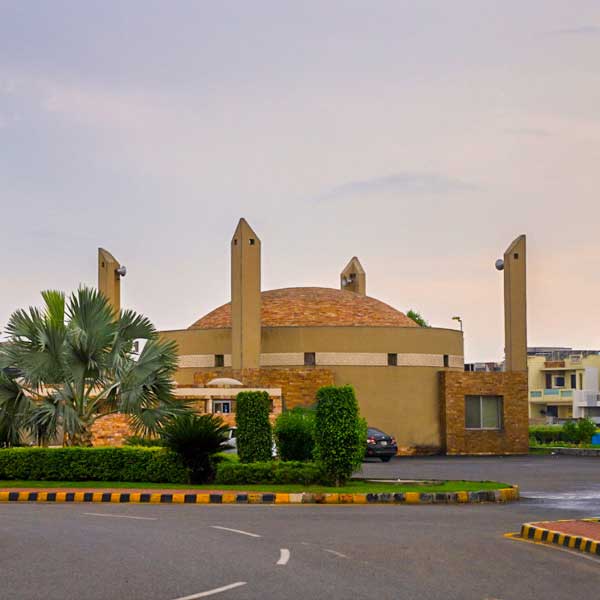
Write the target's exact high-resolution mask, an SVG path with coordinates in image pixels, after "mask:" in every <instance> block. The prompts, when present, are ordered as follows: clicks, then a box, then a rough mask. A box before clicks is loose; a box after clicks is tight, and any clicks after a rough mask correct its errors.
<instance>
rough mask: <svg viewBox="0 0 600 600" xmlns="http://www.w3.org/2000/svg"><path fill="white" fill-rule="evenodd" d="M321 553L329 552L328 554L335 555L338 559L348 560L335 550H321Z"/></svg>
mask: <svg viewBox="0 0 600 600" xmlns="http://www.w3.org/2000/svg"><path fill="white" fill-rule="evenodd" d="M323 552H329V554H335V555H336V556H339V557H340V558H348V557H347V556H346V555H345V554H342V553H341V552H338V551H337V550H330V549H329V548H323Z"/></svg>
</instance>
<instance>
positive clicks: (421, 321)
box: [406, 308, 431, 327]
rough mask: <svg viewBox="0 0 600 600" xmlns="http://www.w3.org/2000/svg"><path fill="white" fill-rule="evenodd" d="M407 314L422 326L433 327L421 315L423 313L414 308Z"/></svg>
mask: <svg viewBox="0 0 600 600" xmlns="http://www.w3.org/2000/svg"><path fill="white" fill-rule="evenodd" d="M406 316H407V317H408V318H409V319H412V320H413V321H414V322H415V323H416V324H417V325H419V326H420V327H431V325H430V324H429V323H428V322H427V321H426V320H425V319H424V318H423V317H422V316H421V314H420V313H418V312H417V311H416V310H413V309H412V308H411V309H410V310H409V311H408V312H407V313H406Z"/></svg>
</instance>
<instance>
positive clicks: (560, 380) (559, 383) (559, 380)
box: [554, 375, 565, 387]
mask: <svg viewBox="0 0 600 600" xmlns="http://www.w3.org/2000/svg"><path fill="white" fill-rule="evenodd" d="M554 387H565V376H564V375H558V376H557V377H555V378H554Z"/></svg>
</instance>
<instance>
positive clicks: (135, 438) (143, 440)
mask: <svg viewBox="0 0 600 600" xmlns="http://www.w3.org/2000/svg"><path fill="white" fill-rule="evenodd" d="M125 445H126V446H143V447H144V448H158V447H160V446H164V442H163V441H162V440H161V439H160V438H149V437H142V436H139V435H130V436H128V437H126V438H125Z"/></svg>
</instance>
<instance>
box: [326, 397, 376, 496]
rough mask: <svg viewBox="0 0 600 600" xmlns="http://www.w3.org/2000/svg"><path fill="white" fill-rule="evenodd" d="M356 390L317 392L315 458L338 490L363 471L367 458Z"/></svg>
mask: <svg viewBox="0 0 600 600" xmlns="http://www.w3.org/2000/svg"><path fill="white" fill-rule="evenodd" d="M366 429H367V428H366V423H365V422H364V419H361V417H360V412H359V409H358V402H357V401H356V396H355V394H354V388H353V387H352V386H350V385H343V386H333V385H331V386H326V387H322V388H321V389H320V390H319V391H318V392H317V411H316V414H315V458H316V459H317V460H318V461H319V462H321V463H322V464H323V468H324V470H325V472H326V473H327V477H328V478H329V479H331V480H332V481H334V482H335V485H336V486H340V485H343V484H344V482H345V481H346V480H347V479H348V478H349V477H350V476H351V475H352V473H353V472H354V471H355V470H356V469H359V468H360V466H361V464H362V460H363V458H364V455H365V446H366V440H367V430H366Z"/></svg>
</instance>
